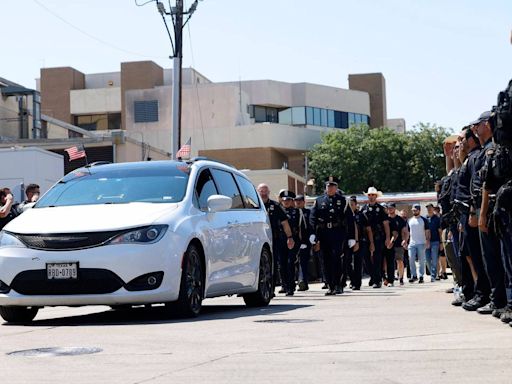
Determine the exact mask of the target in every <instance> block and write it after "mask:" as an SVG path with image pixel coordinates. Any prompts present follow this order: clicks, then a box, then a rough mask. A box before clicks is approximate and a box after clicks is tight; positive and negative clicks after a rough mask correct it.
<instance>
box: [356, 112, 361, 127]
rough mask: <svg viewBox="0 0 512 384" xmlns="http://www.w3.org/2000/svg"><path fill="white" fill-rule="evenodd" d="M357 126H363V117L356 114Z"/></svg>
mask: <svg viewBox="0 0 512 384" xmlns="http://www.w3.org/2000/svg"><path fill="white" fill-rule="evenodd" d="M356 124H357V125H360V124H361V115H360V114H359V113H356Z"/></svg>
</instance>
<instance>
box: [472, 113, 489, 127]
mask: <svg viewBox="0 0 512 384" xmlns="http://www.w3.org/2000/svg"><path fill="white" fill-rule="evenodd" d="M490 118H491V111H485V112H482V113H481V114H480V116H478V119H476V120H475V121H472V122H471V123H469V124H470V125H476V124H480V123H481V122H483V121H488V120H489V119H490Z"/></svg>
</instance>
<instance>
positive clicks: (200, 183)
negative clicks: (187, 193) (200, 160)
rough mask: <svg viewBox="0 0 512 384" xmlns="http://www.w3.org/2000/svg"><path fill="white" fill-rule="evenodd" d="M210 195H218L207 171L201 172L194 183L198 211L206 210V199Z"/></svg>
mask: <svg viewBox="0 0 512 384" xmlns="http://www.w3.org/2000/svg"><path fill="white" fill-rule="evenodd" d="M212 195H218V192H217V188H216V187H215V182H214V181H213V177H212V174H211V172H210V170H209V169H205V170H204V171H201V174H200V175H199V177H198V178H197V183H196V196H197V200H198V203H199V209H201V210H203V211H206V210H208V198H209V197H210V196H212Z"/></svg>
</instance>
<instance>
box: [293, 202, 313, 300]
mask: <svg viewBox="0 0 512 384" xmlns="http://www.w3.org/2000/svg"><path fill="white" fill-rule="evenodd" d="M295 208H297V209H298V210H299V236H298V237H299V241H300V250H299V289H298V290H299V291H307V290H309V258H310V254H311V243H310V242H309V237H310V236H311V235H312V234H313V231H312V229H311V225H310V224H309V215H310V213H311V212H310V210H309V209H307V208H306V201H305V198H304V195H297V196H296V197H295Z"/></svg>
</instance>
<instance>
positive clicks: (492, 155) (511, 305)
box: [478, 124, 512, 324]
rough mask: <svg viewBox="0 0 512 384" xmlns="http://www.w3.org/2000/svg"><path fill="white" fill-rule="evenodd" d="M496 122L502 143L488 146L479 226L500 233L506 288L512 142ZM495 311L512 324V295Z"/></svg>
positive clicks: (510, 258)
mask: <svg viewBox="0 0 512 384" xmlns="http://www.w3.org/2000/svg"><path fill="white" fill-rule="evenodd" d="M493 125H494V124H491V129H492V130H493V135H495V136H497V137H498V140H497V141H498V143H497V144H496V145H495V146H490V147H489V148H488V149H487V150H486V158H485V164H484V167H483V168H482V172H481V177H482V179H483V185H482V205H481V211H480V218H479V223H478V226H479V229H480V231H482V232H484V233H485V232H487V233H489V232H490V233H492V232H494V233H496V236H497V237H498V239H499V243H500V251H501V261H502V263H503V267H504V270H505V274H506V288H507V289H509V290H512V221H511V218H512V206H511V201H512V193H511V192H512V182H511V180H512V167H511V166H510V165H511V164H512V145H511V144H512V143H509V144H505V145H503V142H502V140H500V137H499V134H498V133H499V129H500V127H495V126H493ZM497 134H498V135H497ZM507 163H508V164H507ZM507 190H508V193H507ZM486 218H489V219H488V220H486ZM494 225H495V226H494ZM493 226H494V228H493ZM492 315H493V316H494V317H497V318H500V319H501V320H502V321H503V322H505V323H510V324H512V297H508V300H507V303H506V306H505V307H503V308H496V309H494V310H493V311H492Z"/></svg>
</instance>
